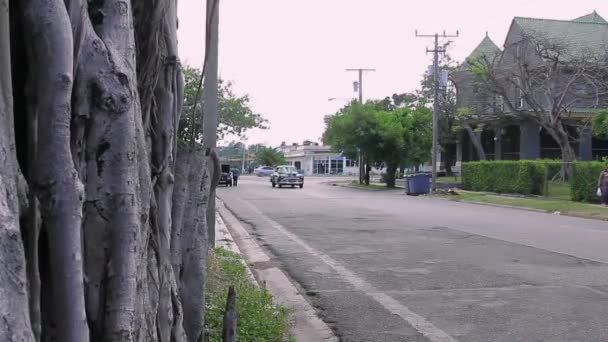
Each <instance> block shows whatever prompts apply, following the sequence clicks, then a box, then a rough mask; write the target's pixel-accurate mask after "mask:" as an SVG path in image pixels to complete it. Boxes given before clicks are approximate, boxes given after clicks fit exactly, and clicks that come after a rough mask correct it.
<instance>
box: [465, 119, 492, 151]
mask: <svg viewBox="0 0 608 342" xmlns="http://www.w3.org/2000/svg"><path fill="white" fill-rule="evenodd" d="M462 126H463V127H464V129H465V130H466V131H467V133H468V134H469V139H471V143H472V144H473V147H474V148H475V151H476V152H477V156H478V157H479V160H486V159H487V157H486V151H484V150H483V145H482V144H481V139H480V137H479V135H477V134H476V133H475V130H473V127H471V125H470V124H468V123H466V122H465V123H463V124H462Z"/></svg>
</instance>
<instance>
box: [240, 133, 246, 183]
mask: <svg viewBox="0 0 608 342" xmlns="http://www.w3.org/2000/svg"><path fill="white" fill-rule="evenodd" d="M246 143H247V138H246V137H243V158H242V162H243V165H242V167H241V174H242V175H244V174H245V158H246V157H247V147H246Z"/></svg>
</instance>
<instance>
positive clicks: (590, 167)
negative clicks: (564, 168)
mask: <svg viewBox="0 0 608 342" xmlns="http://www.w3.org/2000/svg"><path fill="white" fill-rule="evenodd" d="M605 165H606V164H605V163H603V162H577V163H575V164H574V166H573V168H572V180H571V182H570V195H571V197H572V200H573V201H577V202H598V201H599V198H598V197H597V195H596V191H597V180H598V177H599V176H600V172H602V169H603V168H604V167H605Z"/></svg>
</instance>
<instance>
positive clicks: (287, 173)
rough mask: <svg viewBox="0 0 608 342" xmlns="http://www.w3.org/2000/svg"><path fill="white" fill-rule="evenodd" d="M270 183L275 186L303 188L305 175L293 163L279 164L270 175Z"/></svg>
mask: <svg viewBox="0 0 608 342" xmlns="http://www.w3.org/2000/svg"><path fill="white" fill-rule="evenodd" d="M270 183H272V187H273V188H274V187H276V186H277V185H278V186H279V188H282V187H283V186H284V185H285V186H291V187H292V188H294V187H296V186H299V187H300V189H301V188H303V187H304V175H303V174H302V173H300V172H299V171H298V169H296V168H295V167H293V166H291V165H282V166H277V168H276V169H275V170H274V172H273V173H272V176H270Z"/></svg>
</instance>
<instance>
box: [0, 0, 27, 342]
mask: <svg viewBox="0 0 608 342" xmlns="http://www.w3.org/2000/svg"><path fill="white" fill-rule="evenodd" d="M10 51H11V49H10V36H9V4H8V1H7V0H0V164H1V165H2V167H0V265H2V266H0V321H2V325H0V341H7V342H17V341H19V342H21V341H26V342H28V341H34V334H33V330H32V326H31V323H30V314H29V305H28V288H27V286H28V283H27V279H26V269H25V265H26V259H25V250H24V246H23V242H22V238H21V233H20V224H19V216H20V215H21V214H23V213H22V212H21V210H20V207H19V198H18V186H17V179H18V165H17V154H16V148H15V135H14V132H13V127H14V119H13V90H12V84H11V83H12V81H11V56H10Z"/></svg>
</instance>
